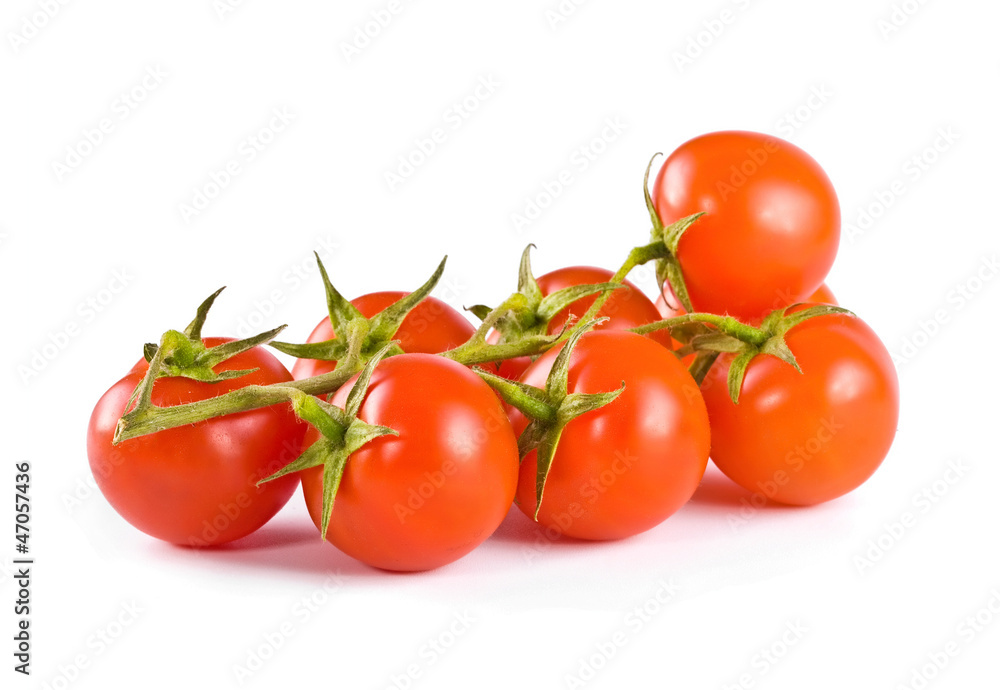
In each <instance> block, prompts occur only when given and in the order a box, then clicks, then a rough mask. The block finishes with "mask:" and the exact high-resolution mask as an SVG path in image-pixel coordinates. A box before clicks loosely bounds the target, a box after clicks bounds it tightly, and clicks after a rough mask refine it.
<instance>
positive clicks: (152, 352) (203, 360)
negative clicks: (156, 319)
mask: <svg viewBox="0 0 1000 690" xmlns="http://www.w3.org/2000/svg"><path fill="white" fill-rule="evenodd" d="M223 290H225V288H224V287H222V288H219V289H218V290H216V291H215V292H214V293H212V294H211V295H210V296H209V297H208V299H206V300H205V301H204V302H202V303H201V306H199V307H198V312H197V313H196V314H195V317H194V320H192V321H191V323H189V324H188V327H187V328H185V329H184V331H183V332H181V331H174V330H170V331H167V332H166V333H164V334H163V336H162V338H161V339H160V344H159V345H155V344H153V343H146V345H145V346H143V349H142V354H143V357H145V359H146V361H147V362H150V363H152V362H153V360H154V359H156V355H157V353H160V354H161V356H160V358H159V360H158V365H159V366H158V367H157V370H156V372H155V374H154V375H155V377H156V378H161V377H164V376H182V377H184V378H189V379H194V380H195V381H201V382H203V383H216V382H218V381H226V380H229V379H235V378H239V377H241V376H246V375H247V374H250V373H252V372H254V371H256V369H240V370H232V371H221V372H218V373H216V372H215V367H217V366H218V365H220V364H222V363H223V362H225V361H226V360H228V359H230V358H232V357H235V356H236V355H238V354H240V353H243V352H246V351H247V350H250V349H253V348H255V347H257V346H258V345H264V344H266V343H268V342H270V341H271V340H272V339H273V338H274V337H275V336H277V335H278V334H279V333H281V331H283V330H284V329H285V326H278V327H277V328H274V329H272V330H270V331H267V332H265V333H261V334H259V335H255V336H252V337H250V338H244V339H243V340H234V341H232V342H229V343H222V344H221V345H216V346H215V347H207V346H206V345H205V344H204V343H203V342H202V340H201V329H202V327H203V326H204V325H205V319H206V318H207V317H208V312H209V310H210V309H211V308H212V305H213V304H215V298H216V297H218V296H219V294H220V293H221V292H222V291H223ZM150 368H151V369H152V367H150Z"/></svg>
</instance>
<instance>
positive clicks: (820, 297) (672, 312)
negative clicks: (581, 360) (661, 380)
mask: <svg viewBox="0 0 1000 690" xmlns="http://www.w3.org/2000/svg"><path fill="white" fill-rule="evenodd" d="M664 294H668V295H670V304H667V300H666V299H664ZM803 301H804V302H809V303H811V304H832V305H833V306H835V307H836V306H839V303H838V302H837V298H836V297H834V296H833V291H832V290H830V288H829V287H827V284H826V283H823V284H822V285H820V286H819V289H817V290H816V292H814V293H813V294H812V295H810V296H809V297H808V298H807V299H805V300H803ZM671 305H673V306H671ZM656 311H658V312H659V313H660V318H663V319H669V318H672V317H674V316H680V315H681V314H686V313H687V312H685V311H684V307H682V306H680V302H679V301H678V300H677V298H676V297H675V296H674V295H673V293H671V292H670V288H669V287H666V286H664V290H663V293H661V294H660V296H659V297H657V298H656ZM754 321H759V319H755V320H754ZM677 347H678V344H677V343H676V342H675V344H674V346H673V349H675V350H676V349H677Z"/></svg>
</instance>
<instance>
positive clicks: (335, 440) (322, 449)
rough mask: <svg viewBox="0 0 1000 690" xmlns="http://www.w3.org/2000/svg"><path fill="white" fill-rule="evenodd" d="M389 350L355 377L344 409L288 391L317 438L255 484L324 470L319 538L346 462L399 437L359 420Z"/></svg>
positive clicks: (389, 347) (323, 535)
mask: <svg viewBox="0 0 1000 690" xmlns="http://www.w3.org/2000/svg"><path fill="white" fill-rule="evenodd" d="M391 350H392V343H388V344H386V345H384V346H383V347H382V348H381V349H380V350H379V351H378V352H376V353H375V354H373V355H372V356H371V358H370V359H369V360H368V363H367V364H365V367H364V369H362V370H361V372H360V374H359V375H358V379H357V381H355V382H354V386H353V387H352V388H351V390H350V392H349V393H348V396H347V404H346V405H345V409H343V410H342V409H340V408H339V407H337V406H335V405H331V404H330V403H328V402H326V401H324V400H321V399H319V398H315V397H313V396H311V395H308V394H307V393H304V392H302V391H300V390H297V389H294V388H290V389H288V393H289V397H290V398H291V400H292V408H293V409H294V410H295V413H296V414H297V415H298V416H299V417H300V418H301V419H303V420H304V421H306V422H308V423H309V424H311V425H312V426H314V427H315V428H316V430H317V431H319V433H320V434H321V436H320V438H319V439H318V440H317V441H316V442H315V443H313V444H312V445H311V446H309V448H307V449H306V450H305V452H304V453H302V455H300V456H299V457H298V458H297V459H296V460H294V461H292V462H291V463H289V464H288V465H286V466H285V467H283V468H282V469H280V470H278V471H277V472H275V473H274V474H272V475H271V476H269V477H267V478H266V479H262V480H261V481H259V482H258V483H257V485H258V486H259V485H261V484H263V483H265V482H269V481H273V480H275V479H277V478H278V477H283V476H285V475H287V474H291V473H293V472H299V471H302V470H305V469H309V468H312V467H319V466H322V467H323V507H322V511H323V512H322V517H321V518H320V537H321V538H322V540H323V541H325V540H326V532H327V530H328V529H329V527H330V517H331V515H332V513H333V506H334V502H335V501H336V498H337V490H338V488H339V487H340V481H341V479H342V478H343V476H344V470H345V469H346V467H347V461H348V459H349V458H350V456H351V454H353V453H354V452H356V451H358V450H360V449H361V448H363V447H364V446H366V445H367V444H368V443H370V442H371V441H372V440H374V439H376V438H379V437H380V436H398V435H399V432H397V431H396V430H395V429H391V428H389V427H386V426H380V425H376V424H368V423H367V422H363V421H362V420H361V419H359V418H358V416H357V415H358V411H359V410H360V408H361V403H362V401H363V400H364V397H365V394H366V393H367V392H368V385H369V383H370V382H371V377H372V373H373V372H374V371H375V367H377V366H378V364H379V362H381V361H382V359H384V358H385V357H386V356H388V355H389V353H390V352H391Z"/></svg>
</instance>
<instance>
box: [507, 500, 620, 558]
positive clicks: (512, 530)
mask: <svg viewBox="0 0 1000 690" xmlns="http://www.w3.org/2000/svg"><path fill="white" fill-rule="evenodd" d="M629 539H631V537H625V538H623V539H608V540H593V539H578V538H576V537H570V536H567V535H564V534H559V533H557V532H556V531H555V530H550V529H548V528H546V527H545V526H544V525H540V524H538V523H537V522H535V521H534V520H532V519H531V518H529V517H528V516H527V515H525V514H524V513H523V512H521V509H520V508H518V507H517V506H511V509H510V511H509V512H508V513H507V517H506V518H504V521H503V522H502V523H500V526H499V527H497V530H496V532H494V533H493V536H491V537H490V540H491V541H494V542H497V543H502V544H534V545H541V546H544V547H546V548H547V547H548V546H549V545H551V546H555V547H562V548H568V549H573V548H579V549H593V548H595V547H596V546H599V545H601V544H621V543H622V542H625V541H628V540H629Z"/></svg>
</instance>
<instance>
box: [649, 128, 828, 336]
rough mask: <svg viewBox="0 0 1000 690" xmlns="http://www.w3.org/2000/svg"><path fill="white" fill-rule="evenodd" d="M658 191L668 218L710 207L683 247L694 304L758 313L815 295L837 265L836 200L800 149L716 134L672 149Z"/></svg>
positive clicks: (659, 206) (753, 136)
mask: <svg viewBox="0 0 1000 690" xmlns="http://www.w3.org/2000/svg"><path fill="white" fill-rule="evenodd" d="M652 196H653V201H654V205H655V207H656V211H657V213H658V214H659V216H660V218H661V220H662V221H663V223H664V224H670V223H673V222H674V221H677V220H680V219H681V218H683V217H685V216H689V215H691V214H694V213H697V212H699V211H703V212H704V213H705V215H704V216H702V217H701V218H700V219H699V220H698V221H697V222H696V223H695V224H694V225H692V226H691V228H689V229H688V230H687V232H686V233H685V234H684V236H683V237H682V238H681V240H680V245H679V246H678V249H677V255H678V259H679V261H680V264H681V269H682V270H683V272H684V278H685V282H686V283H687V288H688V293H689V296H690V298H691V303H692V305H693V306H694V308H695V310H696V311H707V312H711V313H715V314H726V313H728V314H731V315H733V316H736V317H738V318H741V319H756V318H761V317H763V316H764V315H765V314H767V313H768V312H770V311H773V310H774V309H777V308H779V307H783V306H787V305H789V304H793V303H795V302H801V301H803V300H804V299H805V298H807V297H808V296H809V295H811V294H812V293H813V292H814V291H815V290H816V289H817V288H819V286H820V284H821V283H822V282H823V279H824V278H825V277H826V274H827V272H828V271H829V270H830V266H832V265H833V260H834V257H835V256H836V253H837V245H838V243H839V242H840V205H839V203H838V201H837V195H836V193H835V192H834V189H833V185H832V184H831V183H830V179H829V178H828V177H827V175H826V173H825V172H823V169H822V168H820V166H819V164H818V163H817V162H816V161H815V160H813V159H812V158H811V157H810V156H809V154H807V153H806V152H805V151H803V150H802V149H800V148H798V147H797V146H794V145H792V144H790V143H788V142H786V141H782V140H781V139H778V138H775V137H771V136H768V135H765V134H757V133H754V132H715V133H712V134H705V135H703V136H700V137H696V138H695V139H692V140H690V141H688V142H687V143H685V144H682V145H681V146H680V147H679V148H678V149H677V150H676V151H674V152H673V153H672V154H670V157H669V158H667V160H666V162H665V163H664V164H663V167H662V168H661V170H660V173H659V175H657V178H656V182H655V184H654V185H653V190H652Z"/></svg>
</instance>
